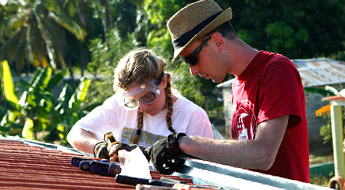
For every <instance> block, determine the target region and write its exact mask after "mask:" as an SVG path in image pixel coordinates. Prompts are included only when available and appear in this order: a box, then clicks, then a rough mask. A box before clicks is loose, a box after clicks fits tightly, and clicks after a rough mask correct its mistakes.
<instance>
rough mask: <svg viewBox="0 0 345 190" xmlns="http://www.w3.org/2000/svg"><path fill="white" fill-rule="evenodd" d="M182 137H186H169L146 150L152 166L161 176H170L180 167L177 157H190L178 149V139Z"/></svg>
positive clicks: (179, 135)
mask: <svg viewBox="0 0 345 190" xmlns="http://www.w3.org/2000/svg"><path fill="white" fill-rule="evenodd" d="M182 136H186V134H184V133H179V134H177V135H175V136H173V135H169V136H168V137H167V138H164V139H160V140H158V141H156V142H155V143H154V144H153V145H152V146H151V147H149V148H147V149H146V152H147V154H148V155H150V159H151V162H152V164H153V166H154V167H155V169H156V170H158V171H159V172H160V173H161V174H172V173H173V172H174V171H176V169H178V168H179V167H180V165H181V159H179V158H178V157H179V156H190V155H187V154H185V153H184V152H182V151H181V150H180V148H179V145H178V138H180V137H182ZM190 157H192V156H190Z"/></svg>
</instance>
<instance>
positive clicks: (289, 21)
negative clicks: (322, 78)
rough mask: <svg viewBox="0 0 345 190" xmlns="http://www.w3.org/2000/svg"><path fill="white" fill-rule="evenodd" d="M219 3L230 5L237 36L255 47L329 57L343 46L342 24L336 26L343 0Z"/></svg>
mask: <svg viewBox="0 0 345 190" xmlns="http://www.w3.org/2000/svg"><path fill="white" fill-rule="evenodd" d="M219 4H220V5H221V6H222V7H223V8H227V7H229V6H231V7H232V10H233V19H232V23H233V25H234V27H235V29H236V30H237V31H238V35H239V36H240V37H241V38H242V39H243V40H244V41H246V42H247V43H249V44H250V45H252V46H253V47H254V48H256V49H265V50H268V51H273V52H279V53H282V54H284V55H286V56H288V57H289V58H292V59H298V58H310V57H319V56H331V55H333V54H337V53H338V52H339V51H340V52H342V51H344V49H345V47H344V45H343V43H344V41H345V36H344V35H343V33H344V30H345V25H339V23H345V14H344V11H345V10H344V6H345V2H344V1H341V0H334V1H322V0H316V1H297V0H291V1H266V0H262V1H261V0H260V1H258V0H246V1H241V0H235V1H230V2H228V1H224V2H223V1H222V2H220V1H219ZM318 10H320V11H321V12H320V11H318ZM324 42H327V43H324Z"/></svg>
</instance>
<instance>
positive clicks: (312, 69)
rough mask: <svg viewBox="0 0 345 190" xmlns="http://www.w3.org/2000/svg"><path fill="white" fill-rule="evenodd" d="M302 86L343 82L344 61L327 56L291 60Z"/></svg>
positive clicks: (344, 79) (344, 77)
mask: <svg viewBox="0 0 345 190" xmlns="http://www.w3.org/2000/svg"><path fill="white" fill-rule="evenodd" d="M292 62H293V63H294V64H295V66H296V68H297V69H298V71H299V72H300V74H301V77H302V83H303V86H304V87H315V86H325V85H331V84H340V83H345V63H344V62H341V61H337V60H333V59H328V58H318V59H295V60H292Z"/></svg>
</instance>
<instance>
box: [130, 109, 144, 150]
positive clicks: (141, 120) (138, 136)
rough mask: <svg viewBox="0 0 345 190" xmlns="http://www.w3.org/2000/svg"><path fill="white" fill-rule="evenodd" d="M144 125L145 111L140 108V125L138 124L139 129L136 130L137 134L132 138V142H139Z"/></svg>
mask: <svg viewBox="0 0 345 190" xmlns="http://www.w3.org/2000/svg"><path fill="white" fill-rule="evenodd" d="M143 125H144V113H143V112H141V111H139V110H138V126H137V130H136V131H135V133H136V134H135V136H134V137H133V138H132V140H131V143H132V144H138V142H139V138H140V135H141V129H142V128H143Z"/></svg>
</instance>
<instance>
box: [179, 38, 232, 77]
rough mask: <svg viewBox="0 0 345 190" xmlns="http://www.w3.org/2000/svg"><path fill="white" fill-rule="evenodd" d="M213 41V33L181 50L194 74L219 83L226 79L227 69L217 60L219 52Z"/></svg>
mask: <svg viewBox="0 0 345 190" xmlns="http://www.w3.org/2000/svg"><path fill="white" fill-rule="evenodd" d="M213 43H214V42H213V40H212V35H211V36H210V37H208V38H206V39H204V40H199V41H196V42H194V43H192V44H190V45H189V46H188V47H186V48H185V49H184V50H183V51H182V52H181V56H182V57H183V58H184V59H185V61H186V63H188V64H189V70H190V73H191V74H192V75H197V74H199V76H200V77H205V78H206V79H212V81H213V82H214V83H219V82H221V81H222V80H223V79H224V77H225V75H226V72H225V71H226V69H225V68H221V67H220V65H221V64H220V63H219V62H218V61H216V60H217V56H219V54H218V49H217V48H216V47H215V45H214V44H213Z"/></svg>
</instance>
